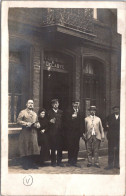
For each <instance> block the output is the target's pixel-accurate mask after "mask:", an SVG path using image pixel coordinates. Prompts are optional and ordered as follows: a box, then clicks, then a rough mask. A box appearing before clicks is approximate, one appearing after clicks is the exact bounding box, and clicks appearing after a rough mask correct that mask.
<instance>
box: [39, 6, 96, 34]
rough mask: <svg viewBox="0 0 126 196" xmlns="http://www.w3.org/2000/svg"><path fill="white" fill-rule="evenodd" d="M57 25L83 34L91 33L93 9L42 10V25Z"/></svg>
mask: <svg viewBox="0 0 126 196" xmlns="http://www.w3.org/2000/svg"><path fill="white" fill-rule="evenodd" d="M53 24H57V25H58V24H59V25H63V26H66V27H69V28H73V29H76V30H80V31H83V32H85V31H86V32H92V31H93V9H89V8H85V9H83V8H65V9H64V8H48V9H42V25H43V26H46V25H53Z"/></svg>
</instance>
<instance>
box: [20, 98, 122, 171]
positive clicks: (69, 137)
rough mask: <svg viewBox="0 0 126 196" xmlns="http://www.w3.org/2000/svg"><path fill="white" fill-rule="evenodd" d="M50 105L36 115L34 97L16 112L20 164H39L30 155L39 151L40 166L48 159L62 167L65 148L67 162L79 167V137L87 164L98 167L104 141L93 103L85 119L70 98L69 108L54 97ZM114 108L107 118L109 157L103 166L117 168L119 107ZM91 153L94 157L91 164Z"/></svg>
mask: <svg viewBox="0 0 126 196" xmlns="http://www.w3.org/2000/svg"><path fill="white" fill-rule="evenodd" d="M51 106H52V107H51V109H50V110H49V111H46V110H45V109H43V108H42V109H40V110H39V112H38V115H37V114H36V113H35V112H34V111H33V109H34V102H33V100H28V101H27V104H26V109H25V110H22V111H21V112H20V113H19V116H18V118H17V122H18V124H20V125H21V126H22V131H21V133H20V136H19V152H20V156H23V157H24V162H23V168H24V169H26V170H27V169H29V168H36V169H37V168H38V165H37V164H36V162H35V161H33V158H32V155H38V154H40V156H39V157H40V158H39V166H45V165H46V163H45V161H46V160H49V159H51V165H52V166H53V167H55V166H60V167H64V166H65V165H64V164H63V163H62V151H63V150H68V162H67V164H66V166H75V167H80V166H79V165H78V164H77V157H78V152H79V141H80V137H82V139H84V141H85V144H86V149H87V157H88V164H87V167H91V166H92V165H94V166H95V167H97V168H100V164H99V158H98V152H99V147H100V142H101V141H104V131H103V126H102V122H101V119H100V118H99V117H97V116H96V115H95V113H96V106H91V107H90V108H89V111H90V115H89V116H88V117H86V118H85V119H84V118H83V116H82V115H81V113H80V110H79V107H78V102H75V101H74V102H72V107H71V109H68V110H67V111H64V112H63V111H62V110H60V109H59V101H58V99H53V100H52V101H51ZM114 110H116V114H115V115H116V117H115V119H114V118H112V116H109V117H108V118H107V121H106V127H107V129H108V141H109V142H108V143H109V144H108V156H109V158H108V167H107V168H105V169H112V168H113V167H116V168H119V111H118V115H117V110H118V107H116V108H114ZM117 116H118V119H117ZM113 124H114V125H113ZM115 124H116V125H115ZM117 124H118V125H117ZM111 129H112V130H111ZM117 129H118V130H117ZM113 135H114V137H113ZM115 135H116V136H115ZM115 140H118V145H116V144H117V141H115ZM112 141H114V142H112ZM115 145H116V147H115ZM92 157H94V164H93V163H92V160H93V159H92Z"/></svg>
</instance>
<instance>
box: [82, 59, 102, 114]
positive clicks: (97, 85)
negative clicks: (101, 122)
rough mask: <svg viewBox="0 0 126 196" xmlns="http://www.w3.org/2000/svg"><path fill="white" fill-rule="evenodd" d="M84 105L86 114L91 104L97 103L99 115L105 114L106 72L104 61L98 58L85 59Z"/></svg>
mask: <svg viewBox="0 0 126 196" xmlns="http://www.w3.org/2000/svg"><path fill="white" fill-rule="evenodd" d="M83 105H84V113H85V116H87V115H88V114H89V111H88V109H89V107H90V105H96V107H97V115H98V116H100V117H101V118H104V115H105V72H104V66H103V63H101V62H100V61H98V60H96V59H89V58H87V59H85V61H84V63H83Z"/></svg>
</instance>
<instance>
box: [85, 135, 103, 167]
mask: <svg viewBox="0 0 126 196" xmlns="http://www.w3.org/2000/svg"><path fill="white" fill-rule="evenodd" d="M100 142H101V141H100V140H99V139H97V138H96V136H95V135H92V136H91V137H90V138H89V139H88V140H87V142H86V147H87V156H88V163H89V164H92V157H93V156H94V164H99V147H100Z"/></svg>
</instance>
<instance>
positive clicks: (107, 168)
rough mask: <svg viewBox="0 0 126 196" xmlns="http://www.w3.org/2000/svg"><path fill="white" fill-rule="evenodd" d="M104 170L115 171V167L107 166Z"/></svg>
mask: <svg viewBox="0 0 126 196" xmlns="http://www.w3.org/2000/svg"><path fill="white" fill-rule="evenodd" d="M104 169H105V170H111V169H113V166H107V167H105V168H104Z"/></svg>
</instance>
